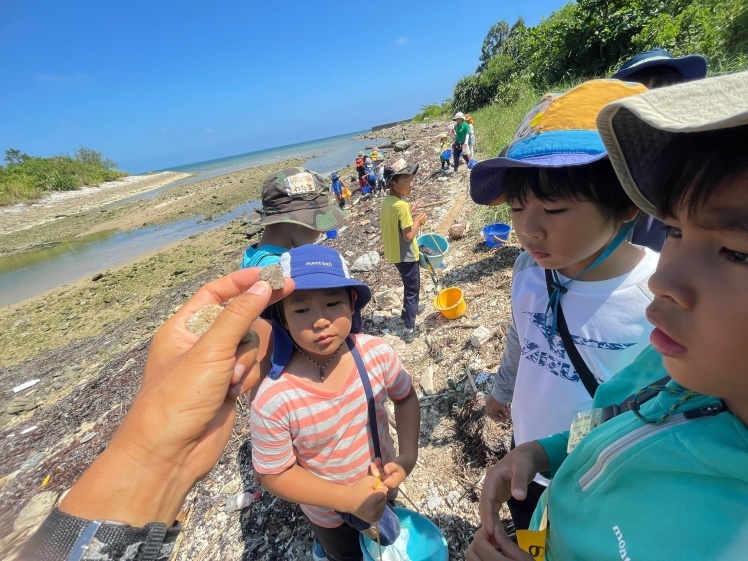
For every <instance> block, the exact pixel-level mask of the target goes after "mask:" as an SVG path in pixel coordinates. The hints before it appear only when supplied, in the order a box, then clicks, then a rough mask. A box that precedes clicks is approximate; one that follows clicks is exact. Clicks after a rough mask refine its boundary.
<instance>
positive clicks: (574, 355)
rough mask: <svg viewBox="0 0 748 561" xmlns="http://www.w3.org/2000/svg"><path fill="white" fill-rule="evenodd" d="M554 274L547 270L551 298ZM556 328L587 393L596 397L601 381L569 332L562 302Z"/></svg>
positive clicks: (557, 314) (546, 278) (558, 308)
mask: <svg viewBox="0 0 748 561" xmlns="http://www.w3.org/2000/svg"><path fill="white" fill-rule="evenodd" d="M553 282H554V281H553V275H552V273H551V270H550V269H546V270H545V284H546V287H547V288H548V297H549V298H550V297H551V295H552V294H553V292H554V290H555V289H554V286H553ZM555 313H556V328H557V329H558V334H559V335H560V336H561V341H563V343H564V349H566V354H568V355H569V359H570V360H571V363H572V364H573V365H574V369H575V370H576V371H577V374H579V379H580V380H581V381H582V383H583V384H584V387H585V389H586V390H587V393H589V394H590V397H595V392H596V391H597V387H598V386H599V385H600V382H598V381H597V378H595V375H594V374H593V373H592V371H591V370H590V369H589V367H588V366H587V363H586V362H584V359H583V358H582V355H580V354H579V350H578V349H577V346H576V344H575V343H574V339H572V337H571V334H570V333H569V326H567V325H566V318H565V317H564V311H563V310H562V309H561V304H560V303H558V304H557V306H556V312H555ZM551 337H553V333H552V334H551Z"/></svg>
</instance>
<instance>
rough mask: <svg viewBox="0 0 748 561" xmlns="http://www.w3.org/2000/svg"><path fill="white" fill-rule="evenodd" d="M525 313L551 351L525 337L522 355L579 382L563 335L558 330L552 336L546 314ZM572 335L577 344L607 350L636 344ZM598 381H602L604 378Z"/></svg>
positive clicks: (565, 377) (571, 380) (562, 376)
mask: <svg viewBox="0 0 748 561" xmlns="http://www.w3.org/2000/svg"><path fill="white" fill-rule="evenodd" d="M525 313H526V314H527V315H529V316H530V323H531V324H532V325H534V326H535V327H537V328H538V329H539V330H540V332H541V333H542V334H543V338H544V339H545V340H546V341H547V342H548V346H549V348H550V353H547V352H545V351H544V350H542V348H541V347H540V345H538V344H537V343H536V342H534V341H531V340H530V339H528V338H526V337H525V338H524V341H523V343H522V357H523V358H525V359H527V360H529V361H530V362H534V363H536V364H538V365H539V366H544V367H545V369H546V370H548V372H550V373H551V374H553V375H555V376H559V377H560V378H564V379H566V380H569V381H570V382H579V374H577V371H576V369H575V368H574V366H573V365H572V364H571V363H570V362H566V360H568V357H567V354H566V348H565V347H564V343H563V341H562V340H561V336H560V335H559V334H558V332H556V333H554V334H553V336H551V326H550V325H548V324H547V323H546V315H545V314H544V313H536V312H525ZM570 335H571V338H572V340H573V341H574V343H575V344H576V345H582V346H584V347H591V348H594V349H601V350H606V351H622V350H624V349H628V348H629V347H633V346H634V345H636V343H608V342H606V341H596V340H594V339H587V338H585V337H580V336H579V335H574V334H570ZM596 378H597V376H596ZM598 381H600V382H602V380H598Z"/></svg>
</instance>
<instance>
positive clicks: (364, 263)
mask: <svg viewBox="0 0 748 561" xmlns="http://www.w3.org/2000/svg"><path fill="white" fill-rule="evenodd" d="M379 261H380V258H379V253H377V252H376V251H369V252H368V253H364V254H363V255H362V256H361V257H359V258H358V259H356V260H355V261H354V262H353V265H352V266H351V271H371V270H373V269H375V268H376V267H377V265H379Z"/></svg>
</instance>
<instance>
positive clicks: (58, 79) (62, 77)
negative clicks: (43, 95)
mask: <svg viewBox="0 0 748 561" xmlns="http://www.w3.org/2000/svg"><path fill="white" fill-rule="evenodd" d="M34 81H35V82H37V83H39V84H63V85H75V84H88V83H89V82H91V81H92V80H91V77H90V76H87V75H86V74H82V73H80V72H76V73H75V74H46V73H39V74H37V75H36V76H34Z"/></svg>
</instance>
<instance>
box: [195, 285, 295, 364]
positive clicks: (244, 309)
mask: <svg viewBox="0 0 748 561" xmlns="http://www.w3.org/2000/svg"><path fill="white" fill-rule="evenodd" d="M285 281H286V284H285V286H284V288H283V289H281V290H275V291H273V290H272V289H271V288H270V285H269V284H268V283H266V282H265V281H258V282H256V283H255V284H253V285H252V286H251V287H250V288H249V290H247V291H246V292H244V293H243V294H240V295H239V296H237V297H236V298H234V299H233V300H231V301H230V302H229V303H228V305H227V306H226V308H224V310H223V311H222V312H221V313H220V314H218V317H217V318H216V320H215V321H214V322H213V325H212V326H211V327H210V329H208V331H206V332H205V333H204V334H203V336H202V337H201V338H200V340H199V341H198V342H197V344H196V345H195V348H198V347H204V348H205V349H209V350H210V353H211V354H214V353H215V354H218V355H222V354H224V353H226V352H231V354H233V353H234V352H235V351H236V349H237V347H238V346H239V342H240V341H241V339H242V337H244V335H245V334H246V333H247V331H249V328H250V326H251V325H252V323H254V321H255V320H256V319H257V318H258V317H259V316H260V314H261V313H262V311H263V310H264V309H265V308H267V307H268V305H269V304H270V303H271V302H273V301H277V300H279V299H281V298H283V297H284V296H287V295H288V294H290V293H291V292H292V289H293V281H291V280H290V279H285Z"/></svg>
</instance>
